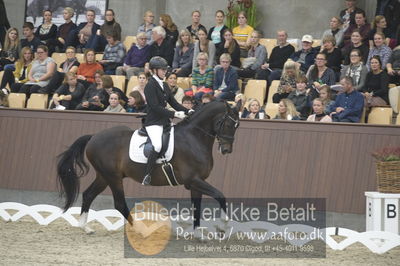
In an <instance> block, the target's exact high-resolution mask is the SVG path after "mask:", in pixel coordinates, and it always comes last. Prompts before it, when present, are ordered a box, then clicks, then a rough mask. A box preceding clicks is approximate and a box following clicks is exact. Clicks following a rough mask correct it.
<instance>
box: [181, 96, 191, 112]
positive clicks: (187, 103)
mask: <svg viewBox="0 0 400 266" xmlns="http://www.w3.org/2000/svg"><path fill="white" fill-rule="evenodd" d="M182 106H183V107H185V108H186V109H189V110H190V109H192V108H193V98H192V97H191V96H187V95H185V96H183V98H182Z"/></svg>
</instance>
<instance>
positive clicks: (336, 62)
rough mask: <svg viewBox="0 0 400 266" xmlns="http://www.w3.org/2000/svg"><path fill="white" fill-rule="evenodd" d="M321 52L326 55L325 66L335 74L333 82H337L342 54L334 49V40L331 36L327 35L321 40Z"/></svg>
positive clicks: (337, 49)
mask: <svg viewBox="0 0 400 266" xmlns="http://www.w3.org/2000/svg"><path fill="white" fill-rule="evenodd" d="M322 43H323V45H322V52H323V53H324V54H325V55H326V60H327V61H326V66H327V67H329V68H330V69H332V70H333V71H334V72H335V77H336V80H335V81H339V76H340V68H341V65H342V52H341V51H340V49H339V48H337V47H336V40H335V38H334V37H333V36H332V35H327V36H326V37H325V38H324V39H323V40H322Z"/></svg>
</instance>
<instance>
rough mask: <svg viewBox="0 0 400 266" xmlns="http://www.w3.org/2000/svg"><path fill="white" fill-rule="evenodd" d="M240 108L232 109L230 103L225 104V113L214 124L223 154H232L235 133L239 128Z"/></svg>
mask: <svg viewBox="0 0 400 266" xmlns="http://www.w3.org/2000/svg"><path fill="white" fill-rule="evenodd" d="M239 108H240V106H236V107H234V108H231V107H230V105H229V104H228V103H225V113H223V114H222V115H221V116H218V119H216V122H215V124H214V130H215V133H216V134H215V135H216V137H217V140H218V144H219V147H218V148H219V151H220V152H221V153H222V154H227V153H231V152H232V145H233V141H234V140H235V132H236V129H237V128H238V127H239V111H238V110H239Z"/></svg>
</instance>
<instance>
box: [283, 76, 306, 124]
mask: <svg viewBox="0 0 400 266" xmlns="http://www.w3.org/2000/svg"><path fill="white" fill-rule="evenodd" d="M287 99H288V100H290V101H292V103H293V104H294V106H295V107H296V110H297V112H299V114H300V119H301V120H306V119H307V117H308V114H309V111H310V110H309V108H308V97H307V78H306V77H304V76H302V77H300V78H298V79H297V80H296V90H294V91H292V92H291V93H290V94H289V96H288V97H287Z"/></svg>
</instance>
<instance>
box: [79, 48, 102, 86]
mask: <svg viewBox="0 0 400 266" xmlns="http://www.w3.org/2000/svg"><path fill="white" fill-rule="evenodd" d="M83 59H84V63H82V64H80V65H79V67H78V72H77V74H78V80H80V82H83V84H84V85H85V88H87V87H88V86H89V85H90V84H89V83H93V82H94V74H95V73H96V71H97V70H103V67H102V66H101V65H100V64H99V63H97V62H96V55H95V53H94V50H93V49H86V50H85V53H84V55H83Z"/></svg>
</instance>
